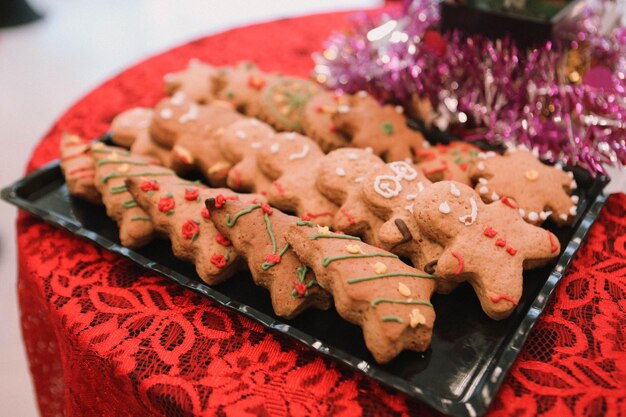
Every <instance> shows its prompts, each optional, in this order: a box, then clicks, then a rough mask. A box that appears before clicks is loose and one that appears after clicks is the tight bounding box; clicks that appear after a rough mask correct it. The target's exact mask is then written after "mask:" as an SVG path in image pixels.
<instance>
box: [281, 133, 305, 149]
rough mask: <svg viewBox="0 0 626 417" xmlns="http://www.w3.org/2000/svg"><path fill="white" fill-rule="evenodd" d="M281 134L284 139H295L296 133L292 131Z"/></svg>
mask: <svg viewBox="0 0 626 417" xmlns="http://www.w3.org/2000/svg"><path fill="white" fill-rule="evenodd" d="M283 136H284V137H285V139H286V140H296V134H295V133H294V132H288V133H285V134H284V135H283ZM307 146H308V145H307Z"/></svg>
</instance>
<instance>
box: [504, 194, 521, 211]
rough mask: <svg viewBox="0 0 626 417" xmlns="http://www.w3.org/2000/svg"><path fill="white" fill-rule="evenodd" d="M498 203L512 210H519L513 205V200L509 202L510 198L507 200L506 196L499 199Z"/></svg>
mask: <svg viewBox="0 0 626 417" xmlns="http://www.w3.org/2000/svg"><path fill="white" fill-rule="evenodd" d="M500 201H502V202H503V203H504V204H506V205H507V206H509V207H511V208H513V209H516V208H519V206H518V205H517V204H515V202H514V201H513V200H511V199H510V198H508V197H506V196H505V197H502V198H501V199H500Z"/></svg>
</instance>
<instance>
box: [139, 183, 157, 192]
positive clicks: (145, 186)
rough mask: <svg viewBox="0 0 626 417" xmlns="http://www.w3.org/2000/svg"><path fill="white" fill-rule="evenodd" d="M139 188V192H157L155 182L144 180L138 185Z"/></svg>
mask: <svg viewBox="0 0 626 417" xmlns="http://www.w3.org/2000/svg"><path fill="white" fill-rule="evenodd" d="M139 188H141V191H146V192H147V191H159V184H157V183H156V181H149V180H145V181H142V183H141V184H139Z"/></svg>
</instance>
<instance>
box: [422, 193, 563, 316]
mask: <svg viewBox="0 0 626 417" xmlns="http://www.w3.org/2000/svg"><path fill="white" fill-rule="evenodd" d="M414 216H415V220H416V222H417V225H418V227H419V228H420V230H421V231H422V232H423V233H424V234H425V235H427V236H429V237H430V238H431V239H433V240H434V241H436V242H438V243H439V244H440V245H442V246H443V252H442V253H441V254H440V255H439V257H438V260H437V264H436V267H435V273H434V275H436V276H437V277H438V278H439V279H442V280H447V281H450V282H463V281H468V282H469V283H470V284H471V285H472V287H473V288H474V291H475V292H476V295H477V296H478V299H479V300H480V304H481V306H482V308H483V310H484V311H485V313H486V314H487V315H488V316H489V317H491V318H493V319H495V320H501V319H504V318H506V317H508V316H509V315H510V314H511V312H512V311H513V310H514V309H515V307H516V306H517V304H518V302H519V299H520V297H521V295H522V272H523V270H524V269H528V268H534V267H538V266H541V265H544V264H546V263H547V262H549V261H550V260H551V259H553V258H555V257H557V256H558V255H559V251H560V245H559V241H558V239H557V238H556V236H554V235H553V234H552V233H551V232H549V231H547V230H545V229H542V228H540V227H538V226H534V225H532V224H529V223H526V222H525V221H524V220H523V219H522V218H521V217H520V216H519V214H518V213H517V209H514V208H511V207H509V206H507V205H506V204H505V203H504V202H502V201H496V202H494V203H492V204H485V203H483V202H482V200H481V199H480V196H479V194H478V193H477V192H476V191H474V190H473V189H472V188H470V187H468V186H466V185H464V184H461V183H457V182H453V181H441V182H437V183H434V184H432V185H431V186H430V187H428V188H426V189H425V190H424V191H422V192H421V193H419V194H418V195H417V196H416V198H415V205H414Z"/></svg>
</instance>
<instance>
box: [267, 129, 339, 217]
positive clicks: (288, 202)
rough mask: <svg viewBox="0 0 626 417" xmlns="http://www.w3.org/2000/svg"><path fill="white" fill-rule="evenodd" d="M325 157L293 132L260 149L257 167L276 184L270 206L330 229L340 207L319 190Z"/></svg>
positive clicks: (271, 192)
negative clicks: (312, 220) (319, 178)
mask: <svg viewBox="0 0 626 417" xmlns="http://www.w3.org/2000/svg"><path fill="white" fill-rule="evenodd" d="M323 157H324V153H323V152H322V150H321V149H320V148H319V146H317V143H315V142H314V141H312V140H311V139H309V138H307V137H306V136H302V135H299V134H297V133H293V132H290V133H278V134H276V135H275V136H274V138H273V139H272V140H271V141H270V142H269V143H267V144H266V145H265V146H264V147H262V148H261V149H259V152H258V154H257V165H258V167H259V169H260V170H261V171H262V172H263V173H264V174H265V175H266V176H267V177H268V178H270V179H271V180H273V185H272V187H270V189H269V190H268V192H267V199H268V201H269V202H270V204H271V205H272V206H275V207H277V208H279V209H281V210H283V211H288V212H292V213H296V214H297V215H298V216H300V217H302V218H303V219H314V220H315V222H317V223H319V224H322V225H326V226H330V225H331V224H332V221H333V217H334V215H335V212H336V211H337V206H336V205H335V204H334V203H332V202H331V201H329V200H328V199H327V198H326V197H324V196H323V195H322V194H321V193H320V192H319V191H318V189H317V188H316V187H315V179H316V177H317V175H318V172H319V166H320V163H321V160H322V158H323Z"/></svg>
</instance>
